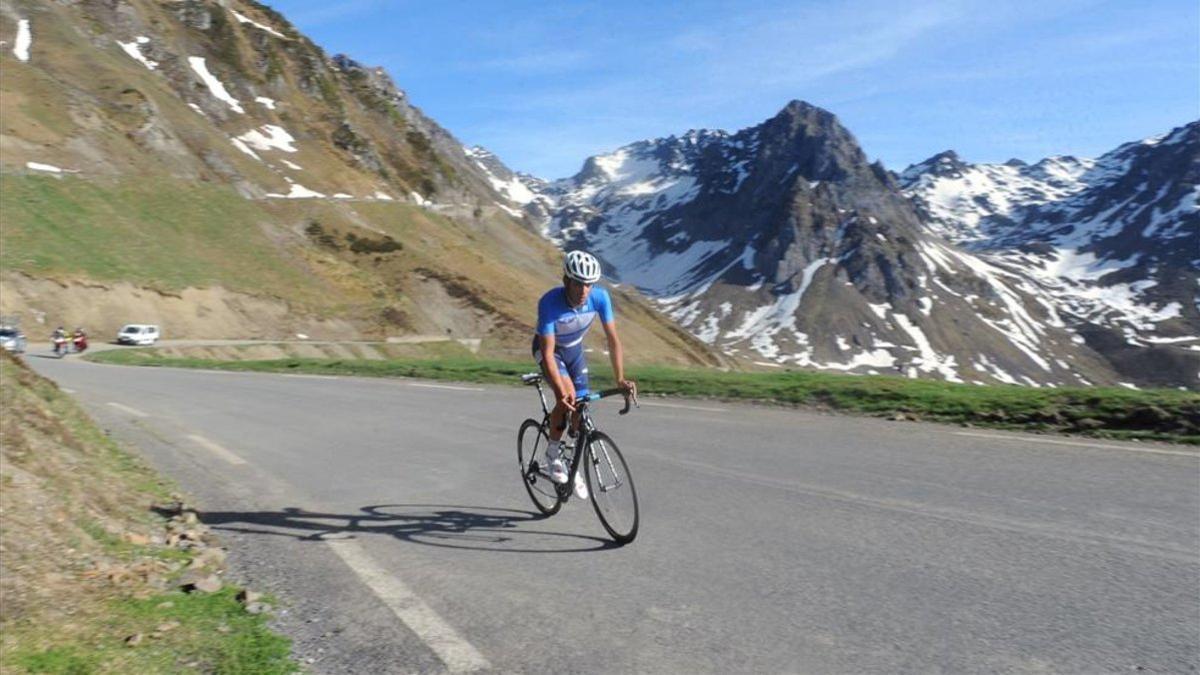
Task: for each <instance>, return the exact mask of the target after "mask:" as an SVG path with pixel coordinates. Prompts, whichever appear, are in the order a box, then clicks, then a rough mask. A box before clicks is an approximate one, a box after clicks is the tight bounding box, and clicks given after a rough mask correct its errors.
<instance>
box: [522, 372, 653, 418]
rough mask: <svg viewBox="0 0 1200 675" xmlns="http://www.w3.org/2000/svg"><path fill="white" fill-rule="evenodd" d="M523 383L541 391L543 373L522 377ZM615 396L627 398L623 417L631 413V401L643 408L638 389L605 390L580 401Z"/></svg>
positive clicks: (622, 412)
mask: <svg viewBox="0 0 1200 675" xmlns="http://www.w3.org/2000/svg"><path fill="white" fill-rule="evenodd" d="M521 382H523V383H525V384H529V385H537V386H538V388H539V390H540V389H541V383H542V375H541V373H529V374H527V375H522V376H521ZM613 394H622V395H624V396H625V407H624V408H621V410H620V414H622V415H624V414H626V413H628V412H629V403H630V401H632V402H633V405H635V406H637V407H639V408H640V407H641V406H640V405H638V400H637V388H636V387H635V388H634V389H633V390H632V391H625V390H624V389H621V388H619V387H617V388H614V389H605V390H604V391H597V392H593V393H591V394H588V395H587V396H584V397H582V398H581V399H579V400H581V401H599V400H600V399H602V398H606V397H608V396H612V395H613Z"/></svg>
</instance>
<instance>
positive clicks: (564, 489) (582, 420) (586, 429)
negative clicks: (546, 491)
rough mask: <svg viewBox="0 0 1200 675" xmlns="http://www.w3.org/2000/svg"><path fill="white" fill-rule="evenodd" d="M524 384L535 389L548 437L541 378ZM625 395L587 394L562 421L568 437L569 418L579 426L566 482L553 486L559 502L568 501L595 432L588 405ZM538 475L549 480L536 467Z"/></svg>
mask: <svg viewBox="0 0 1200 675" xmlns="http://www.w3.org/2000/svg"><path fill="white" fill-rule="evenodd" d="M526 377H529V376H526ZM526 382H527V383H528V384H533V385H534V386H536V387H537V392H538V400H539V401H540V402H541V404H542V423H541V428H542V429H543V430H545V431H546V432H547V435H549V430H550V412H551V408H550V406H549V405H548V404H547V403H546V393H545V391H544V390H543V389H542V378H541V376H540V375H539V376H537V377H536V378H534V379H531V380H527V381H526ZM625 393H626V392H625V391H624V390H622V389H607V390H604V391H599V392H594V393H591V394H588V395H587V396H584V397H583V398H581V399H579V401H578V403H577V407H576V412H575V414H573V415H567V419H566V420H564V422H565V427H566V431H567V433H568V435H570V434H571V433H572V432H571V430H570V427H571V421H572V419H571V418H573V417H576V416H578V417H579V424H578V428H577V429H576V430H575V431H574V434H573V435H574V436H575V452H574V453H573V455H572V456H571V458H570V462H571V467H570V471H569V472H568V475H567V482H566V483H563V484H556V485H555V491H556V492H557V493H558V496H559V499H560V500H562V501H564V502H565V501H567V500H568V499H570V496H571V493H572V488H571V486H572V485H574V484H575V475H576V473H578V472H579V470H580V467H582V466H583V453H584V450H585V449H586V448H587V447H588V444H589V443H590V442H591V440H592V434H593V433H595V431H596V425H595V424H594V423H593V422H592V415H591V412H590V410H589V406H588V403H589V402H591V401H598V400H600V399H602V398H605V397H607V396H612V395H613V394H622V395H624V394H625ZM629 403H630V401H629V397H628V396H626V399H625V407H624V408H623V409H622V410H621V411H620V414H622V415H624V414H626V413H628V412H629ZM604 459H605V460H606V461H607V462H608V463H609V465H610V468H611V465H612V459H611V458H609V457H607V456H606V457H605V458H604ZM614 473H616V472H615V471H614ZM538 474H540V475H541V476H542V477H544V478H545V479H546V480H550V476H549V474H547V473H546V472H545V471H544V470H543V468H542V467H541V466H539V467H538ZM617 485H618V486H619V485H620V483H618V484H617ZM613 487H616V486H600V490H601V491H602V492H607V491H608V490H610V489H612V488H613Z"/></svg>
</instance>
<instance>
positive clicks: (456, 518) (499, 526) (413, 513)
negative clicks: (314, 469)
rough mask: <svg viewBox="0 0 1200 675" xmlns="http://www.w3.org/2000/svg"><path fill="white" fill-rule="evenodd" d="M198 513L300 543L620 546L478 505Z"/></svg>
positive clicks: (519, 549)
mask: <svg viewBox="0 0 1200 675" xmlns="http://www.w3.org/2000/svg"><path fill="white" fill-rule="evenodd" d="M159 511H160V513H161V514H162V515H167V516H170V515H173V514H172V513H170V512H166V511H164V510H159ZM196 515H197V516H198V517H199V519H200V522H202V523H204V524H205V525H208V526H209V527H211V528H213V529H214V530H223V531H227V532H240V533H244V534H261V535H272V536H285V537H293V538H295V539H298V540H301V541H328V540H337V539H351V538H354V537H355V536H358V535H380V534H383V535H389V536H392V537H395V538H396V539H399V540H402V541H406V542H410V543H414V544H422V545H425V546H437V547H442V548H457V549H470V550H486V551H497V552H501V553H583V552H588V551H602V550H605V549H611V548H619V545H618V544H616V543H615V542H613V541H611V540H609V539H604V538H601V537H593V536H589V535H582V534H572V533H569V532H553V531H548V530H544V529H531V528H529V527H527V525H529V524H531V523H535V522H538V521H544V520H545V517H544V516H542V515H541V514H540V513H536V512H533V511H521V510H517V509H500V508H491V507H479V506H459V505H450V504H376V505H372V506H364V507H362V508H361V509H359V512H358V513H349V514H342V513H322V512H318V511H307V510H304V509H301V508H297V507H292V506H289V507H284V508H283V509H280V510H279V511H204V512H202V511H198V512H197V513H196Z"/></svg>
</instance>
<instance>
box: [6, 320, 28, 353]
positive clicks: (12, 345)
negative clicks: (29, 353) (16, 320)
mask: <svg viewBox="0 0 1200 675" xmlns="http://www.w3.org/2000/svg"><path fill="white" fill-rule="evenodd" d="M0 347H3V348H4V349H7V350H8V351H10V352H13V353H14V354H23V353H24V352H25V334H24V333H22V332H21V330H20V329H19V328H11V327H8V326H4V327H0Z"/></svg>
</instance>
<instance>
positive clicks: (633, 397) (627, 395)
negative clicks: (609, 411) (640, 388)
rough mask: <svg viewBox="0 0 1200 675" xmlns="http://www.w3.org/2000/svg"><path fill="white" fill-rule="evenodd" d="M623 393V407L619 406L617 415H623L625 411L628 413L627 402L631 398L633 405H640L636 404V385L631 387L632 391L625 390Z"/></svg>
mask: <svg viewBox="0 0 1200 675" xmlns="http://www.w3.org/2000/svg"><path fill="white" fill-rule="evenodd" d="M623 393H624V396H625V407H624V408H621V410H620V412H619V413H618V414H619V415H624V414H626V413H628V412H629V402H630V400H632V401H633V405H635V406H637V407H639V408H640V407H641V406H640V405H638V400H637V388H636V387H635V388H634V389H633V391H627V392H623Z"/></svg>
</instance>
